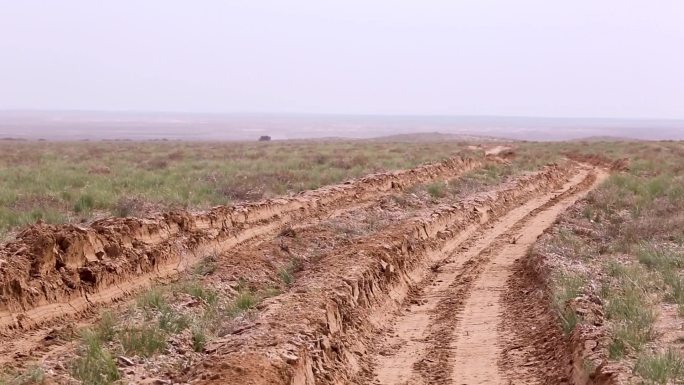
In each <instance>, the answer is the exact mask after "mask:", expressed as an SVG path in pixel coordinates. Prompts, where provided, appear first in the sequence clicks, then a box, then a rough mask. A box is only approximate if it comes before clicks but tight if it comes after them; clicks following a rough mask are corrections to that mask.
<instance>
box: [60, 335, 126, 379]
mask: <svg viewBox="0 0 684 385" xmlns="http://www.w3.org/2000/svg"><path fill="white" fill-rule="evenodd" d="M81 339H82V341H81V346H80V348H79V355H78V358H76V360H75V361H74V363H73V365H72V367H71V375H72V376H73V377H74V378H76V379H77V380H80V381H81V382H82V383H83V384H85V385H107V384H111V383H113V382H115V381H116V380H118V379H119V378H121V374H120V373H119V370H118V369H117V367H116V362H115V361H114V359H113V358H112V356H111V354H109V352H108V351H107V350H106V349H104V348H103V347H102V341H101V340H100V339H99V337H98V335H97V333H96V332H93V331H91V330H86V331H84V332H83V334H82V336H81Z"/></svg>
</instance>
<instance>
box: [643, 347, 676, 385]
mask: <svg viewBox="0 0 684 385" xmlns="http://www.w3.org/2000/svg"><path fill="white" fill-rule="evenodd" d="M634 373H636V374H638V375H639V376H641V377H642V378H643V379H645V380H647V381H649V383H653V384H663V385H665V384H670V383H677V384H679V383H681V382H682V381H684V361H682V358H681V357H680V356H679V354H678V353H677V352H676V351H675V350H673V349H669V350H667V351H666V352H663V353H657V354H645V355H642V356H640V357H639V358H638V359H637V362H636V365H635V366H634Z"/></svg>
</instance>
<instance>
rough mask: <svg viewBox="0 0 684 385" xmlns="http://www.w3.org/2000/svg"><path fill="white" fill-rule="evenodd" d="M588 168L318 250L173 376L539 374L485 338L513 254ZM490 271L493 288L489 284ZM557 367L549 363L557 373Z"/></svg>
mask: <svg viewBox="0 0 684 385" xmlns="http://www.w3.org/2000/svg"><path fill="white" fill-rule="evenodd" d="M597 175H598V176H601V177H602V175H604V174H603V173H600V172H598V173H597V171H596V170H595V169H594V168H592V167H589V166H588V165H578V164H572V163H570V164H568V165H567V166H557V165H552V166H547V167H545V168H544V169H543V170H541V171H539V172H536V173H532V174H529V175H526V176H523V177H520V178H517V179H515V180H513V181H511V182H508V183H504V184H502V185H500V186H498V187H496V188H494V189H492V190H491V191H488V192H485V193H481V194H476V195H475V196H474V197H471V198H469V199H467V200H464V201H461V202H459V203H457V204H455V205H453V206H449V207H440V208H438V209H436V210H435V211H433V212H432V213H431V214H430V215H426V216H424V217H421V218H412V219H409V220H406V221H402V222H399V223H396V224H395V225H392V226H390V227H388V228H386V229H383V230H382V231H380V232H378V233H376V234H375V235H374V236H373V237H369V238H367V239H361V240H359V241H358V242H357V243H356V244H354V245H352V246H350V247H349V248H348V249H347V250H344V251H342V252H340V253H337V254H335V255H327V256H325V257H324V259H323V260H321V261H320V265H319V266H320V268H319V269H316V271H311V272H309V271H304V272H303V273H302V276H301V277H299V278H298V280H297V282H296V284H295V285H294V286H293V287H292V289H291V290H289V291H288V292H286V293H284V294H282V295H280V296H278V297H277V298H275V299H274V300H273V301H269V302H268V303H265V306H264V309H263V310H262V311H261V312H260V313H259V315H258V318H257V319H256V320H255V321H254V322H253V323H252V324H250V325H249V326H248V327H245V328H242V329H241V330H238V331H236V332H235V333H233V334H231V335H228V336H226V337H224V338H222V339H220V340H217V341H214V342H213V343H212V344H211V345H210V346H209V347H208V349H207V352H208V353H209V355H210V356H209V357H208V358H207V359H205V360H204V361H203V362H202V363H201V364H198V365H197V366H195V367H194V368H192V369H191V370H190V371H189V372H188V373H186V374H184V375H183V377H182V378H178V379H177V380H178V381H181V382H192V383H202V384H223V383H231V384H293V385H311V384H349V383H358V384H368V383H377V384H475V383H548V382H543V381H542V380H540V379H539V378H538V376H537V374H536V373H534V372H530V371H526V372H524V373H518V374H515V373H507V372H506V370H505V368H506V365H504V364H500V362H499V361H500V359H501V357H503V347H500V346H499V343H500V342H503V341H499V340H500V338H498V339H497V338H495V339H496V340H495V341H494V340H491V337H492V335H493V336H494V337H498V334H497V332H496V330H497V328H498V327H502V326H501V325H499V322H498V321H499V318H500V314H499V313H498V311H499V310H500V309H499V308H501V307H502V306H504V305H503V304H504V303H505V298H504V296H503V295H502V293H504V292H505V288H506V285H507V284H508V283H507V282H508V280H507V279H508V277H509V276H510V272H511V271H512V270H511V266H512V264H513V262H514V260H515V259H516V258H518V257H522V256H524V252H525V251H526V249H527V247H528V246H529V245H530V244H531V243H532V242H534V241H535V240H536V237H537V236H538V234H541V232H542V231H543V230H544V229H545V228H547V227H548V226H550V225H551V224H552V222H553V220H555V218H556V216H557V215H558V214H559V213H561V212H562V211H563V210H564V209H566V208H567V207H568V206H569V205H570V204H572V203H573V202H574V201H575V200H576V199H578V198H579V197H580V196H581V195H582V194H584V193H586V192H587V191H588V190H589V189H590V188H592V187H593V186H595V184H596V183H597V181H598V179H600V178H598V179H597ZM511 255H514V256H516V257H513V258H511ZM499 266H502V267H503V268H504V269H505V271H504V270H497V269H499ZM490 276H491V277H493V278H494V281H493V282H494V284H495V286H496V287H488V285H489V284H488V283H487V282H488V278H489V277H490ZM487 301H496V305H494V304H493V303H488V302H487ZM487 308H490V309H488V310H486V311H485V312H484V313H482V314H480V313H479V312H478V310H479V309H487ZM492 311H493V312H492ZM481 316H484V317H485V318H480V317H481ZM483 319H484V320H489V322H490V324H486V322H485V323H484V324H483V325H485V326H487V327H486V328H485V329H482V328H479V327H478V325H479V323H481V322H482V320H483ZM491 322H493V324H491ZM471 327H472V328H473V329H472V330H470V328H471ZM464 328H466V329H464ZM481 337H483V338H484V339H480V340H477V339H478V338H481ZM487 338H489V340H487ZM478 349H479V350H478ZM509 351H510V349H509ZM477 361H480V362H479V363H478V362H477ZM538 364H539V365H542V364H544V365H547V364H548V362H539V363H538ZM567 365H571V363H570V362H567ZM523 367H525V365H523ZM516 368H517V366H516ZM546 368H550V367H549V366H546ZM550 369H553V368H550ZM565 369H566V368H555V370H556V372H559V373H561V374H560V377H559V378H565V377H564V376H565V374H564V373H565ZM483 376H484V377H483ZM510 378H521V379H523V380H522V381H520V382H516V381H513V382H509V381H508V380H509V379H510ZM551 383H553V382H551Z"/></svg>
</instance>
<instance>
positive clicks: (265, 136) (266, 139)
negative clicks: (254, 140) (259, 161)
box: [259, 135, 271, 142]
mask: <svg viewBox="0 0 684 385" xmlns="http://www.w3.org/2000/svg"><path fill="white" fill-rule="evenodd" d="M269 140H271V137H270V136H268V135H261V136H260V137H259V141H260V142H268V141H269Z"/></svg>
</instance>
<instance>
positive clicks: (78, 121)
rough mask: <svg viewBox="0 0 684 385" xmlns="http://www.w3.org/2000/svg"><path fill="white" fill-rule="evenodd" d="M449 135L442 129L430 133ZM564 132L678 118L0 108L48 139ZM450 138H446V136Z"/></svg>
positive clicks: (6, 121) (582, 134) (4, 121)
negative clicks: (11, 109)
mask: <svg viewBox="0 0 684 385" xmlns="http://www.w3.org/2000/svg"><path fill="white" fill-rule="evenodd" d="M435 133H441V134H437V135H453V136H449V137H441V138H440V137H438V136H434V135H435ZM416 134H421V135H422V134H425V135H428V137H429V135H433V136H432V137H431V138H432V139H426V138H428V137H425V136H420V137H418V136H416V137H413V139H414V140H434V139H435V138H438V140H466V139H464V138H471V139H474V140H486V139H485V138H497V137H498V138H506V139H517V140H572V139H580V138H591V137H619V138H635V139H652V140H659V139H677V140H684V120H644V119H641V120H639V119H634V120H629V119H593V118H591V119H579V118H572V119H562V118H535V117H498V116H390V115H386V116H385V115H377V116H376V115H332V114H331V115H324V114H318V115H313V114H312V115H304V114H279V115H275V114H274V115H269V114H189V113H155V112H97V111H16V110H13V111H0V138H2V137H6V138H16V139H39V138H45V139H48V140H84V139H88V140H102V139H119V140H121V139H128V140H158V139H168V140H197V141H206V140H250V141H251V140H257V139H258V138H259V137H260V136H264V135H268V136H270V137H271V138H273V139H275V140H277V139H307V138H330V137H339V138H377V137H385V138H395V139H396V140H410V139H409V138H411V136H404V137H401V136H400V135H416ZM452 138H453V139H452Z"/></svg>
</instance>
